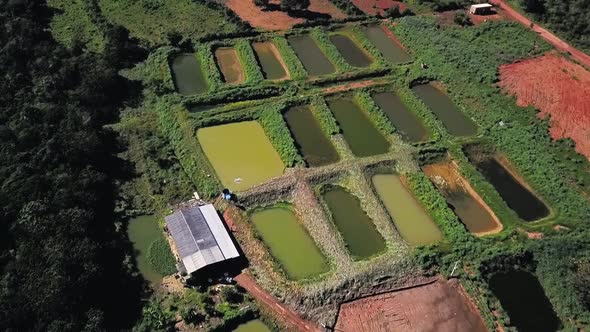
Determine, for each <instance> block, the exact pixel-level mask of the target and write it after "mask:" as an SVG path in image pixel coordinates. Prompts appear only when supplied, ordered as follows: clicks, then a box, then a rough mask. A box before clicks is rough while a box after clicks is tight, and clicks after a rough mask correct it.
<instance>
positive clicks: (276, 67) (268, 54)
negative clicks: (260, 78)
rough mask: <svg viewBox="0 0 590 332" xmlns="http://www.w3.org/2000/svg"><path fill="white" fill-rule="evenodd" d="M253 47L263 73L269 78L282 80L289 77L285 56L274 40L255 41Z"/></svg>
mask: <svg viewBox="0 0 590 332" xmlns="http://www.w3.org/2000/svg"><path fill="white" fill-rule="evenodd" d="M252 48H254V52H255V53H256V58H257V59H258V62H259V63H260V67H262V73H263V74H264V78H265V79H267V80H282V79H287V78H289V74H288V70H287V65H286V64H285V62H284V61H283V57H281V54H280V53H279V51H278V50H277V48H276V46H275V44H273V43H272V42H262V43H253V44H252Z"/></svg>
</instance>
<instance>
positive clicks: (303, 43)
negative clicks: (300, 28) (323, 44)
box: [288, 35, 336, 76]
mask: <svg viewBox="0 0 590 332" xmlns="http://www.w3.org/2000/svg"><path fill="white" fill-rule="evenodd" d="M288 41H289V44H290V45H291V47H292V48H293V50H294V51H295V53H296V54H297V57H298V58H299V60H301V63H302V64H303V66H304V67H305V70H306V71H307V72H308V73H309V75H311V76H321V75H328V74H332V73H334V72H335V71H336V68H334V65H333V64H332V62H330V60H328V58H327V57H326V55H325V54H324V52H322V50H321V49H320V48H319V47H318V45H317V44H316V43H315V41H314V40H313V38H312V37H311V36H310V35H297V36H291V37H289V38H288Z"/></svg>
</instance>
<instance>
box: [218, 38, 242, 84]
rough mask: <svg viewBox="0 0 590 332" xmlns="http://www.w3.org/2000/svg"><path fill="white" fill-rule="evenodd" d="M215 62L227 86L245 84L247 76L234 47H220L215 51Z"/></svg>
mask: <svg viewBox="0 0 590 332" xmlns="http://www.w3.org/2000/svg"><path fill="white" fill-rule="evenodd" d="M215 60H216V61H217V65H218V66H219V70H220V71H221V74H222V76H223V81H224V82H225V83H227V84H239V83H242V82H244V80H245V75H244V69H243V68H242V63H241V62H240V57H239V56H238V52H236V50H235V49H234V48H233V47H220V48H218V49H216V50H215Z"/></svg>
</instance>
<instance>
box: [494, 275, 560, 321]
mask: <svg viewBox="0 0 590 332" xmlns="http://www.w3.org/2000/svg"><path fill="white" fill-rule="evenodd" d="M489 286H490V289H491V290H492V292H493V293H494V295H495V296H496V297H497V298H498V299H499V300H500V304H501V305H502V308H503V309H504V310H505V311H506V312H507V313H508V316H509V317H510V325H512V326H515V327H516V328H517V329H518V331H520V332H554V331H557V330H559V329H560V327H561V322H560V320H559V318H558V317H557V315H556V314H555V311H554V310H553V306H552V305H551V302H549V300H548V299H547V297H546V296H545V291H544V290H543V287H542V286H541V284H540V283H539V281H538V280H537V278H536V277H535V276H534V275H532V274H531V273H529V272H527V271H523V270H515V271H510V272H500V273H496V274H494V275H492V277H491V278H490V280H489Z"/></svg>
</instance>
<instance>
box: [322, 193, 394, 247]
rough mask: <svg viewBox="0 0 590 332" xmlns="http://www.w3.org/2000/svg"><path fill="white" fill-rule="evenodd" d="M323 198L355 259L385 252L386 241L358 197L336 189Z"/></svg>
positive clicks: (323, 195)
mask: <svg viewBox="0 0 590 332" xmlns="http://www.w3.org/2000/svg"><path fill="white" fill-rule="evenodd" d="M322 198H323V199H324V201H325V202H326V204H327V205H328V208H329V209H330V212H331V214H332V219H333V221H334V224H335V225H336V228H337V229H338V231H339V232H340V234H341V235H342V238H343V239H344V242H345V243H346V247H347V248H348V251H349V252H350V254H351V256H352V257H353V258H354V259H365V258H369V257H371V256H373V255H376V254H378V253H380V252H382V251H383V250H385V240H384V239H383V237H382V236H381V234H380V233H379V232H378V231H377V229H376V228H375V225H373V221H372V220H371V218H369V216H367V214H366V213H365V211H364V210H363V208H362V207H361V203H360V201H359V199H358V198H357V197H356V196H354V195H352V194H351V193H349V192H348V191H346V190H344V189H342V188H339V187H335V188H331V189H330V190H328V191H326V192H325V193H323V194H322Z"/></svg>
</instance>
